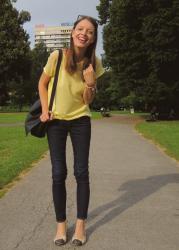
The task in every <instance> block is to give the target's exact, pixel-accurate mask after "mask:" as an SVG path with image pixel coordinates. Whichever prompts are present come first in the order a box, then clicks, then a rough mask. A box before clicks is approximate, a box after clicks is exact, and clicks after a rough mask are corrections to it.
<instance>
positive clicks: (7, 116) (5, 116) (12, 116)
mask: <svg viewBox="0 0 179 250" xmlns="http://www.w3.org/2000/svg"><path fill="white" fill-rule="evenodd" d="M26 115H27V113H0V124H3V123H17V122H24V121H25V117H26Z"/></svg>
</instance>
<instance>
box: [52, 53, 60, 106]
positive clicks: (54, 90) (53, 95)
mask: <svg viewBox="0 0 179 250" xmlns="http://www.w3.org/2000/svg"><path fill="white" fill-rule="evenodd" d="M61 61H62V50H61V49H59V54H58V61H57V66H56V70H55V77H54V82H53V87H52V93H51V97H50V104H49V111H52V106H53V101H54V97H55V92H56V88H57V82H58V75H59V70H60V65H61Z"/></svg>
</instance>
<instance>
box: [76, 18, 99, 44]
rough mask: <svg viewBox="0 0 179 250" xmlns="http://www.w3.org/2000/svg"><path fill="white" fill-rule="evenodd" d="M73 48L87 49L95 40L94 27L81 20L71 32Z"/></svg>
mask: <svg viewBox="0 0 179 250" xmlns="http://www.w3.org/2000/svg"><path fill="white" fill-rule="evenodd" d="M72 38H73V43H74V46H75V47H78V48H87V47H88V46H89V45H90V44H92V43H93V42H94V40H95V27H94V25H93V24H92V23H91V22H90V21H88V20H87V19H83V20H81V21H80V22H79V23H78V24H77V25H76V27H75V28H74V29H73V31H72Z"/></svg>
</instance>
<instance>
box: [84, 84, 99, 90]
mask: <svg viewBox="0 0 179 250" xmlns="http://www.w3.org/2000/svg"><path fill="white" fill-rule="evenodd" d="M94 86H95V85H94ZM85 87H86V88H87V89H91V91H92V92H95V91H96V86H95V87H92V86H90V87H89V86H88V85H87V84H86V85H85Z"/></svg>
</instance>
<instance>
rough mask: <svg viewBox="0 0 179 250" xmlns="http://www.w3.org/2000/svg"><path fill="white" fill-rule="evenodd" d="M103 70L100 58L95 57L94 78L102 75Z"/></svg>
mask: <svg viewBox="0 0 179 250" xmlns="http://www.w3.org/2000/svg"><path fill="white" fill-rule="evenodd" d="M104 72H105V70H104V68H103V65H102V62H101V60H100V59H99V58H98V57H96V79H97V78H98V77H100V76H101V75H103V74H104Z"/></svg>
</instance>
